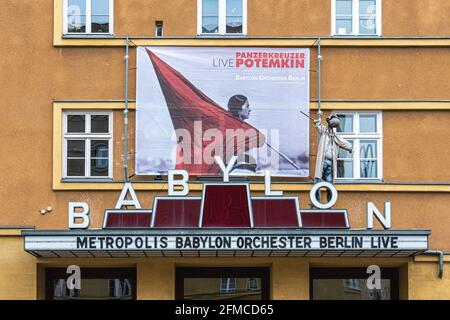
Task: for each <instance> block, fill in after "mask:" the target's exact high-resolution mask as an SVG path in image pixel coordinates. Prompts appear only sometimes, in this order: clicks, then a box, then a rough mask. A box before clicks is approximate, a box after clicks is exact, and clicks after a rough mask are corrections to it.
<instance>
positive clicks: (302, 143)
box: [136, 47, 309, 177]
mask: <svg viewBox="0 0 450 320" xmlns="http://www.w3.org/2000/svg"><path fill="white" fill-rule="evenodd" d="M137 68H138V70H137V93H136V99H137V115H136V117H137V125H136V172H137V174H141V175H142V174H165V173H167V171H168V170H170V169H184V170H187V171H188V172H189V174H191V175H217V174H221V170H220V167H219V165H218V164H217V162H216V160H215V157H216V156H220V157H221V158H222V159H223V160H224V162H225V163H226V164H230V163H231V162H232V161H235V162H234V164H233V165H232V172H231V174H232V175H233V174H234V175H262V174H264V170H270V171H271V173H272V175H279V176H301V177H307V176H309V123H308V121H309V120H308V119H307V118H306V117H305V116H304V115H302V114H301V113H300V111H303V112H305V113H307V112H308V111H309V49H298V48H235V47H225V48H220V47H198V48H197V47H138V50H137ZM234 156H236V157H234ZM230 167H231V164H230Z"/></svg>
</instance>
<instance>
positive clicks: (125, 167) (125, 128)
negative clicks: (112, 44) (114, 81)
mask: <svg viewBox="0 0 450 320" xmlns="http://www.w3.org/2000/svg"><path fill="white" fill-rule="evenodd" d="M128 53H129V38H128V36H126V46H125V109H124V110H123V124H124V126H123V131H124V133H123V134H124V147H123V174H124V180H125V182H128V78H129V76H128V65H129V55H128Z"/></svg>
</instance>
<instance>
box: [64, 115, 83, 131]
mask: <svg viewBox="0 0 450 320" xmlns="http://www.w3.org/2000/svg"><path fill="white" fill-rule="evenodd" d="M85 122H86V118H85V116H84V115H68V116H67V132H76V133H82V132H83V133H84V132H86V123H85Z"/></svg>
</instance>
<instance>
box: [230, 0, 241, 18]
mask: <svg viewBox="0 0 450 320" xmlns="http://www.w3.org/2000/svg"><path fill="white" fill-rule="evenodd" d="M229 16H233V17H236V16H238V17H242V0H227V17H229Z"/></svg>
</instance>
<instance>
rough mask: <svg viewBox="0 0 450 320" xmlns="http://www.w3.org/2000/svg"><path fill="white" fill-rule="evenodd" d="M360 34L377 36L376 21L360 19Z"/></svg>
mask: <svg viewBox="0 0 450 320" xmlns="http://www.w3.org/2000/svg"><path fill="white" fill-rule="evenodd" d="M359 33H360V34H376V33H377V32H376V22H375V19H359Z"/></svg>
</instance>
